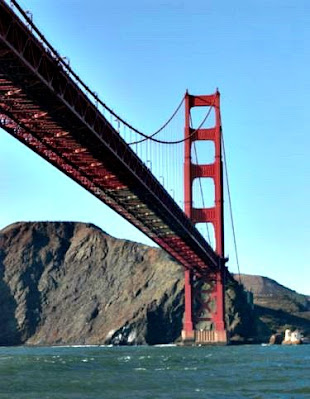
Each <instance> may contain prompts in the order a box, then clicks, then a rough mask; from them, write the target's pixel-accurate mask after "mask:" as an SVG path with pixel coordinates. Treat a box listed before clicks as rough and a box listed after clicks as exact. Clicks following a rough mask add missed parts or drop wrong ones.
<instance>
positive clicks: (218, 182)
mask: <svg viewBox="0 0 310 399" xmlns="http://www.w3.org/2000/svg"><path fill="white" fill-rule="evenodd" d="M193 107H212V108H213V109H214V112H215V125H214V126H213V127H211V128H207V129H205V128H198V129H194V128H192V127H190V118H191V114H190V112H191V108H193ZM221 136H222V128H221V114H220V93H219V92H218V91H216V93H214V94H212V95H204V96H193V95H190V94H188V92H187V93H186V95H185V160H184V202H185V214H186V215H187V216H188V217H189V218H190V219H191V220H192V221H193V222H194V223H195V224H196V223H212V225H213V227H214V233H215V251H216V253H217V254H218V255H219V256H220V264H219V267H218V270H217V271H216V272H210V276H209V277H208V278H206V277H199V276H198V277H197V276H195V275H193V273H192V271H190V270H187V269H186V270H185V313H184V320H183V331H182V338H183V342H184V343H197V344H212V343H223V344H224V343H227V334H226V329H225V278H226V270H227V269H226V267H225V259H224V214H223V164H222V146H221V141H222V137H221ZM198 140H209V141H212V142H213V143H214V147H215V159H214V162H213V163H211V164H207V165H202V164H199V165H196V164H194V163H192V157H191V153H192V144H193V143H194V142H195V141H198ZM199 177H205V178H211V179H213V181H214V187H215V202H214V206H213V207H212V208H194V207H193V181H194V179H196V178H199Z"/></svg>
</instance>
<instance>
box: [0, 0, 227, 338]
mask: <svg viewBox="0 0 310 399" xmlns="http://www.w3.org/2000/svg"><path fill="white" fill-rule="evenodd" d="M183 105H184V106H185V113H184V112H183V107H182V106H183ZM197 108H199V109H200V108H201V109H203V110H204V115H203V118H202V119H201V121H200V122H199V123H198V124H197V125H195V122H194V121H193V114H194V113H193V110H194V109H197ZM180 121H182V122H181V123H182V124H184V133H183V132H182V130H183V129H182V130H181V135H182V136H180V128H179V126H180ZM194 125H195V126H194ZM0 127H1V128H3V129H4V130H5V131H7V132H8V133H9V134H11V135H12V136H13V137H15V138H16V139H18V140H19V141H20V142H22V143H24V144H25V145H26V146H27V147H29V148H30V149H32V150H33V151H35V152H36V153H37V154H39V155H40V156H41V157H43V158H44V159H45V160H47V161H48V162H49V163H51V164H52V165H54V166H55V167H56V168H57V169H59V170H60V171H62V172H63V173H65V174H66V175H67V176H69V177H70V178H71V179H73V180H75V181H76V182H77V183H78V184H79V185H81V186H82V187H84V188H86V189H87V190H88V191H89V192H90V193H92V194H93V195H95V196H96V197H97V198H98V199H99V200H101V201H102V202H104V203H105V204H107V205H108V206H110V207H111V208H112V209H114V210H115V211H116V212H117V213H119V214H120V215H122V216H123V217H124V218H125V219H127V220H128V221H129V222H130V223H132V224H133V225H135V226H136V227H137V228H138V229H139V230H141V231H142V232H143V233H145V234H146V235H147V236H148V237H150V238H151V239H152V240H153V241H155V242H156V243H157V244H158V245H159V246H160V247H162V248H163V249H164V250H166V251H167V252H168V253H169V254H170V255H171V256H173V257H174V258H175V259H176V260H178V261H179V262H180V263H181V265H182V266H183V267H184V269H185V313H184V323H183V331H182V337H183V341H184V342H185V343H188V342H189V343H198V344H208V343H226V342H227V341H228V340H229V337H228V336H227V331H226V327H225V303H224V302H225V283H226V281H227V279H228V278H231V276H230V274H229V273H228V270H227V267H226V266H225V263H226V261H227V259H225V256H224V216H223V178H224V176H223V162H222V158H223V150H224V147H223V137H222V125H221V114H220V93H219V92H218V91H216V92H215V93H214V94H211V95H200V96H197V95H196V96H194V95H190V94H189V93H188V92H186V94H185V96H184V98H183V99H182V100H181V102H180V104H179V105H178V107H177V108H176V110H175V112H174V113H173V114H172V116H171V117H170V118H169V119H168V120H167V122H166V123H164V124H163V126H162V127H161V128H160V129H158V130H157V131H156V132H153V133H152V134H146V133H144V132H142V131H139V130H138V129H136V128H135V127H133V126H132V125H130V124H129V123H127V122H126V121H125V120H124V119H123V118H121V117H120V116H118V115H117V113H115V112H114V111H113V110H112V109H110V108H109V107H108V106H107V105H106V104H105V103H104V102H103V101H102V100H101V99H100V98H99V96H98V95H97V94H96V93H95V92H93V91H92V90H91V89H90V88H89V87H88V86H87V85H86V84H85V83H84V82H83V81H82V80H81V79H80V78H79V76H78V75H77V74H76V73H75V72H74V70H73V69H72V68H71V67H70V65H69V63H68V62H67V61H66V60H65V59H64V58H63V57H61V56H60V55H59V54H58V52H57V51H56V50H55V49H54V48H53V46H52V45H51V44H50V43H49V42H48V41H47V39H46V38H45V37H44V36H43V35H42V33H41V32H40V31H39V30H38V28H37V27H36V26H35V24H34V23H33V21H32V17H31V16H30V15H29V13H27V12H26V11H24V10H23V9H22V8H21V7H20V6H19V4H18V3H17V2H16V1H15V0H12V1H11V6H9V5H8V4H7V3H6V2H5V1H4V0H0ZM196 142H209V143H213V146H214V160H213V162H210V163H207V164H200V163H199V160H198V154H197V147H196ZM224 155H225V153H224ZM224 158H225V157H224ZM226 172H227V168H226ZM205 179H211V180H212V181H213V182H214V204H213V205H212V206H209V207H207V206H206V204H205V200H204V196H203V191H204V190H203V185H202V181H203V180H205ZM227 181H228V179H227ZM182 190H184V204H183V203H177V202H176V201H175V199H174V198H179V197H180V194H181V191H182ZM198 195H200V200H197V197H198ZM197 204H198V205H199V206H198V205H197ZM180 205H181V206H180ZM183 205H184V211H183V209H182V207H183ZM196 224H199V225H203V226H204V227H207V230H206V235H205V237H204V236H203V234H202V230H201V229H199V230H198V229H197V228H196V227H195V225H196ZM208 226H212V227H213V232H214V234H212V232H211V234H210V231H209V229H210V227H208Z"/></svg>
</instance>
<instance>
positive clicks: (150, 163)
mask: <svg viewBox="0 0 310 399" xmlns="http://www.w3.org/2000/svg"><path fill="white" fill-rule="evenodd" d="M146 165H147V167H148V168H149V169H150V171H152V161H151V160H149V159H148V160H147V161H146ZM148 165H150V166H148Z"/></svg>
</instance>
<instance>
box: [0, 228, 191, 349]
mask: <svg viewBox="0 0 310 399" xmlns="http://www.w3.org/2000/svg"><path fill="white" fill-rule="evenodd" d="M182 316H183V271H182V268H181V267H180V265H179V264H177V263H176V262H174V261H173V260H172V259H171V258H170V257H169V256H168V255H167V254H166V253H165V252H164V251H162V250H160V249H157V248H152V247H148V246H145V245H141V244H137V243H134V242H130V241H126V240H118V239H115V238H113V237H111V236H109V235H107V234H105V233H104V232H103V231H101V230H100V229H99V228H97V227H95V226H93V225H90V224H83V223H71V222H66V223H64V222H62V223H57V222H56V223H51V222H40V223H16V224H13V225H10V226H8V227H7V228H5V229H3V230H2V231H1V235H0V344H2V345H9V344H18V343H28V344H64V343H66V344H70V343H80V344H104V343H115V344H144V343H150V344H153V343H158V342H160V343H165V342H172V341H174V340H175V339H177V337H178V335H179V333H180V331H181V323H182Z"/></svg>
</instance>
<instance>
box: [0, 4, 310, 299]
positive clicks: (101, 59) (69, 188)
mask: <svg viewBox="0 0 310 399" xmlns="http://www.w3.org/2000/svg"><path fill="white" fill-rule="evenodd" d="M20 4H21V6H22V7H23V8H24V9H28V10H31V11H32V13H33V16H34V21H35V23H36V24H37V25H38V27H39V28H40V29H41V31H42V32H43V33H44V35H45V36H46V37H47V38H48V40H49V41H50V42H51V43H52V44H53V45H54V46H55V47H56V48H57V49H58V50H59V52H60V53H61V54H62V55H63V56H67V57H68V58H69V59H70V62H71V66H72V67H73V68H74V70H75V71H76V72H77V73H78V74H79V75H80V76H81V77H82V79H83V80H84V81H85V82H86V83H87V84H88V85H89V86H90V87H91V88H93V89H94V90H95V91H96V92H98V93H99V94H100V97H101V98H102V99H103V101H105V102H106V103H107V104H109V105H110V106H111V107H112V108H113V109H114V110H115V111H116V112H117V113H119V114H120V115H122V116H124V117H125V119H127V120H128V121H130V122H131V123H132V124H134V125H135V126H137V127H138V128H140V129H144V130H145V131H147V132H152V131H154V130H155V129H156V128H157V127H158V126H159V125H160V124H161V123H162V122H163V121H164V120H165V119H166V118H167V117H168V116H169V115H170V113H171V112H172V111H173V109H174V108H175V106H176V105H177V104H178V102H179V101H180V98H181V97H182V96H183V94H184V92H185V90H186V89H187V88H188V89H189V91H190V92H191V93H193V94H208V93H212V92H214V90H215V88H216V87H219V89H220V91H221V106H222V122H223V129H224V135H225V142H226V151H227V157H228V164H229V175H230V184H231V193H232V200H233V208H234V217H235V224H236V226H235V227H236V232H237V240H238V249H239V257H240V267H241V272H243V273H250V274H261V275H265V276H268V277H271V278H274V279H276V280H277V281H279V282H280V283H282V284H284V285H287V286H289V287H290V288H293V289H295V290H297V291H299V292H302V293H305V294H310V289H309V281H310V272H309V259H310V253H309V238H310V237H309V235H310V234H309V233H310V218H309V211H308V208H309V203H310V198H309V197H310V195H309V194H310V188H309V176H310V173H309V172H310V170H309V145H310V135H309V126H310V112H309V107H310V77H309V70H310V68H309V67H310V53H309V43H310V3H309V1H308V0H290V1H288V0H268V1H267V0H253V1H248V0H239V1H234V2H232V1H228V0H227V1H224V0H222V1H221V0H219V1H215V0H213V1H207V0H201V1H200V0H199V1H198V0H191V1H189V0H186V1H185V0H184V1H182V0H158V1H151V0H149V1H146V0H144V1H143V0H132V1H125V0H123V1H120V0H115V1H101V0H93V1H85V0H75V1H73V0H71V1H70V0H53V1H52V0H44V1H41V0H40V1H39V0H31V1H30V0H20ZM0 177H1V184H0V204H1V213H0V228H2V227H4V226H6V225H8V224H10V223H13V222H15V221H27V220H76V221H87V222H92V223H95V224H97V225H98V226H100V227H101V228H102V229H103V230H105V231H106V232H108V233H109V234H111V235H114V236H116V237H122V238H127V239H131V240H136V241H140V242H145V243H151V242H150V240H148V239H147V238H146V237H144V236H143V235H142V234H141V233H139V232H137V230H136V229H134V228H133V227H131V226H130V225H129V224H128V223H127V222H123V221H122V219H121V218H120V217H119V216H117V215H115V214H114V212H112V211H110V210H109V209H108V208H107V207H106V206H104V205H103V204H102V203H100V202H99V201H98V200H96V199H95V198H93V197H92V196H91V195H90V194H89V193H87V192H86V191H85V190H83V189H81V188H80V187H78V186H77V185H76V184H75V183H73V182H71V181H70V180H69V179H68V178H67V177H65V176H64V175H62V174H61V173H60V172H58V171H57V170H56V169H54V168H53V167H51V166H50V165H48V164H47V163H46V162H45V161H43V160H41V159H40V158H39V157H38V156H36V155H35V154H34V153H32V152H31V151H30V150H28V149H27V148H26V147H23V146H22V145H21V144H19V143H18V142H17V141H16V140H14V139H13V138H11V137H10V136H9V135H8V134H7V133H5V132H3V131H0ZM226 253H227V254H228V255H230V257H231V260H230V269H231V270H232V271H236V266H235V262H234V256H233V247H232V241H231V234H230V232H229V229H227V247H226Z"/></svg>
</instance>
